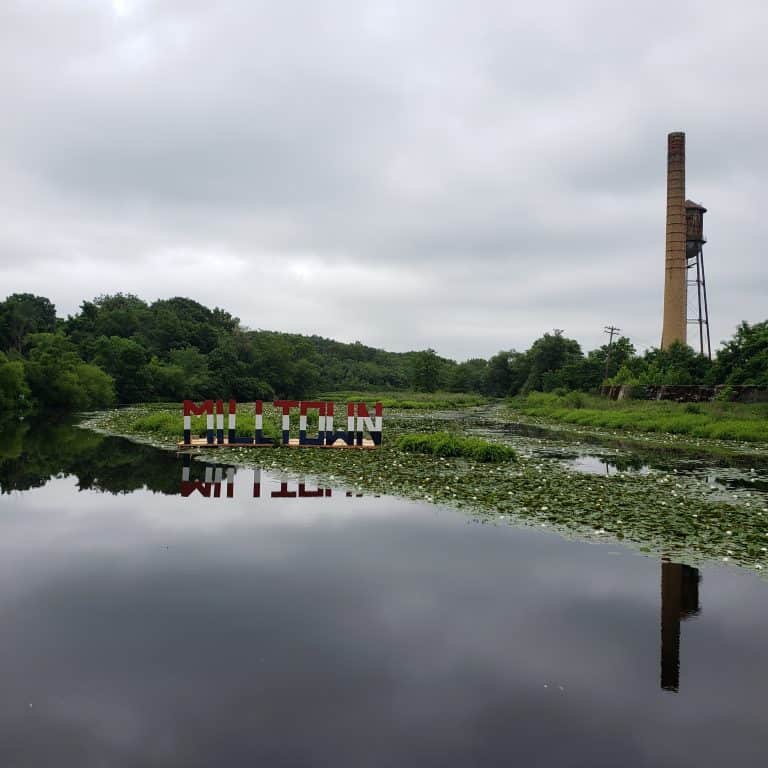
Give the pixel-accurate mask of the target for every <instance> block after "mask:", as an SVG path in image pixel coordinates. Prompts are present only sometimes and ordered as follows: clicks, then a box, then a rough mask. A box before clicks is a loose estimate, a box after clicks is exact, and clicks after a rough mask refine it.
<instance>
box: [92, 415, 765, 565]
mask: <svg viewBox="0 0 768 768" xmlns="http://www.w3.org/2000/svg"><path fill="white" fill-rule="evenodd" d="M166 408H167V407H166ZM162 410H163V409H162V408H159V407H158V406H153V407H152V408H146V409H145V408H141V407H139V408H130V409H122V410H112V411H106V412H102V413H100V414H94V415H92V416H91V417H90V418H89V419H88V420H86V421H85V422H84V424H83V425H84V426H86V427H89V428H95V429H98V430H101V431H107V432H109V433H111V434H120V435H124V436H129V437H132V438H134V439H138V440H142V441H144V440H147V441H151V442H152V443H153V444H156V445H157V444H160V445H164V446H166V447H168V448H175V446H176V442H177V441H178V439H179V437H180V434H181V414H180V408H179V407H178V405H176V406H174V408H173V423H174V424H175V425H176V426H175V429H174V431H173V432H172V433H170V434H165V433H163V432H162V425H163V424H165V423H166V422H163V421H162V420H152V419H150V420H149V421H146V418H147V417H148V416H150V415H152V414H153V413H156V412H158V411H162ZM244 410H247V408H244ZM494 419H495V420H496V421H495V423H497V424H499V425H503V424H504V421H503V419H502V418H500V417H499V416H498V415H497V414H494V412H493V411H489V410H488V409H465V410H463V411H461V412H456V411H454V412H435V411H424V412H416V411H407V412H401V413H399V412H394V413H389V414H387V418H386V421H385V430H384V443H383V445H382V446H381V448H379V449H377V450H375V451H357V450H317V449H290V448H275V449H253V448H247V447H243V448H233V449H226V450H222V449H205V450H202V451H200V452H199V453H198V454H197V456H198V457H199V458H201V459H203V460H206V461H213V462H216V461H224V462H227V463H229V464H236V465H238V466H245V467H251V466H253V467H255V466H262V467H264V468H266V469H268V470H272V471H279V472H285V473H288V474H292V475H295V476H298V477H307V478H313V479H316V480H317V481H319V482H323V483H328V484H332V485H341V486H346V487H348V488H355V489H358V490H359V491H361V492H370V493H382V494H392V495H398V496H404V497H408V498H412V499H418V500H420V501H426V502H430V503H439V504H447V505H450V506H453V507H456V508H459V509H463V510H464V511H466V512H467V513H469V514H470V515H471V516H472V517H473V519H475V520H478V521H480V522H484V523H496V524H498V523H502V524H507V523H512V524H516V525H519V524H524V525H531V526H538V527H545V528H553V529H556V530H558V531H560V532H561V533H562V534H564V535H568V536H575V537H578V538H581V539H598V540H605V539H614V540H621V541H623V542H624V543H626V544H629V545H631V546H634V547H635V548H637V549H638V550H640V551H643V552H648V553H653V554H655V555H667V556H669V557H672V558H674V559H675V560H677V561H678V562H689V563H695V562H700V561H702V560H719V561H722V562H728V563H730V564H737V565H740V566H744V567H749V568H754V569H756V570H762V569H763V568H766V567H768V503H767V501H768V499H766V495H765V494H764V493H761V492H759V491H755V490H750V489H747V488H745V489H738V490H734V491H733V492H728V494H727V497H726V496H724V494H723V491H722V489H721V488H719V489H716V488H714V487H711V486H709V485H708V484H707V483H702V482H701V481H700V480H697V479H695V478H691V477H686V476H683V475H678V474H676V473H675V472H660V471H651V472H650V474H647V475H641V474H638V473H635V472H632V471H628V472H617V473H615V474H613V475H611V476H604V475H595V474H581V473H578V472H574V471H571V470H569V469H568V468H567V467H566V466H564V465H563V464H562V463H561V462H560V461H558V460H557V459H554V458H542V457H541V456H537V455H530V454H529V455H525V454H524V453H523V452H521V451H518V452H517V453H518V459H517V461H503V462H500V463H497V464H493V463H486V462H483V461H480V460H479V459H478V458H476V457H475V458H470V457H467V456H464V455H461V456H455V455H451V456H441V455H439V454H436V453H434V452H432V451H431V450H430V451H429V452H428V453H423V452H421V451H420V450H419V451H418V452H415V453H412V452H410V451H407V450H405V448H404V446H406V445H408V444H409V443H410V444H411V445H412V446H413V445H421V446H426V445H430V444H431V443H433V444H435V445H439V444H440V441H441V440H445V441H446V442H445V444H446V445H450V444H451V442H449V439H450V440H452V439H455V438H461V439H464V440H466V439H470V440H471V438H470V437H469V436H468V433H469V432H470V431H471V430H473V429H477V428H478V425H483V424H485V425H487V424H489V423H494ZM167 423H168V424H169V425H170V421H169V422H167ZM158 425H159V426H158ZM151 429H155V430H156V431H155V432H152V431H149V430H151ZM436 433H442V435H443V436H441V435H438V436H437V437H436V436H435V435H436ZM445 435H447V437H444V436H445ZM406 436H407V439H406ZM459 442H460V441H459ZM481 442H486V441H481ZM543 442H546V441H543ZM492 445H494V446H495V445H498V446H501V447H506V448H509V449H514V446H515V435H510V436H509V437H508V438H507V439H504V438H503V437H499V439H498V441H495V442H494V443H492ZM652 449H653V448H652V446H650V445H649V450H652Z"/></svg>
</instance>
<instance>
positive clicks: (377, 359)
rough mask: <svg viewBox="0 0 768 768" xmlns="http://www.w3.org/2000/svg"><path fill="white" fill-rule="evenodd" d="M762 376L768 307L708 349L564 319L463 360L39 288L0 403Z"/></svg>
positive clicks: (220, 313) (14, 340)
mask: <svg viewBox="0 0 768 768" xmlns="http://www.w3.org/2000/svg"><path fill="white" fill-rule="evenodd" d="M606 380H607V381H610V382H614V383H637V384H659V383H665V384H689V383H708V384H712V383H722V384H754V385H758V386H763V387H766V386H768V321H767V322H763V323H756V324H754V325H749V324H747V323H742V324H741V325H740V326H739V328H738V329H737V331H736V333H735V335H734V336H733V338H732V339H731V340H730V341H728V342H726V343H725V344H724V345H723V346H722V347H721V349H720V350H719V351H718V354H717V356H716V359H715V360H713V361H710V360H708V359H707V358H705V357H703V356H701V355H697V354H696V353H694V351H693V350H692V349H691V348H690V347H687V346H684V345H676V346H674V347H672V348H671V349H669V350H666V351H662V350H659V349H651V350H648V351H647V352H645V354H643V355H637V354H636V353H635V349H634V347H633V346H632V343H631V341H630V340H629V339H627V338H625V337H621V338H619V339H618V340H617V341H615V342H614V343H613V344H612V346H611V347H610V348H609V347H608V345H603V346H602V347H600V348H598V349H595V350H591V351H589V352H587V353H586V354H584V352H583V351H582V349H581V347H580V345H579V343H578V342H577V341H575V340H574V339H570V338H568V337H567V336H565V335H564V334H563V331H561V330H554V331H553V332H552V333H545V334H544V335H543V336H542V337H541V338H539V339H537V340H536V341H535V342H534V343H533V344H532V345H531V347H530V349H528V350H527V351H525V352H518V351H515V350H509V351H501V352H499V353H498V354H496V355H494V356H493V357H491V358H490V359H489V360H485V359H482V358H475V359H471V360H466V361H464V362H460V363H459V362H456V361H454V360H449V359H446V358H443V357H440V356H439V355H437V354H436V353H435V352H434V351H433V350H431V349H426V350H420V351H414V352H403V353H397V352H386V351H384V350H381V349H375V348H373V347H368V346H365V345H364V344H362V343H360V342H355V343H352V344H345V343H341V342H338V341H333V340H331V339H325V338H322V337H320V336H302V335H299V334H289V333H279V332H276V331H264V330H250V329H248V328H245V327H243V326H242V325H241V324H240V321H239V320H238V318H236V317H233V316H232V315H230V314H229V313H228V312H226V311H225V310H223V309H219V308H218V307H217V308H214V309H209V308H207V307H205V306H203V305H202V304H199V303H198V302H196V301H193V300H192V299H186V298H180V297H176V298H171V299H161V300H158V301H155V302H152V303H147V302H145V301H143V300H142V299H140V298H138V297H136V296H133V295H129V294H119V293H118V294H115V295H111V296H100V297H98V298H96V299H94V300H93V301H84V302H83V303H82V305H81V307H80V310H79V312H77V313H76V314H75V315H72V316H69V317H67V318H66V319H62V318H58V317H57V316H56V308H55V306H54V305H53V304H52V303H51V301H50V300H48V299H47V298H45V297H41V296H34V295H32V294H26V293H22V294H13V295H11V296H9V297H8V298H7V299H5V301H3V302H0V412H2V413H14V412H24V411H27V410H30V409H32V408H35V407H43V408H56V409H61V410H77V409H85V408H98V407H102V406H108V405H113V404H116V403H120V404H125V403H137V402H146V401H177V400H180V399H182V398H185V397H190V398H195V399H202V398H210V397H221V398H229V397H234V398H235V399H238V400H241V401H248V400H254V399H265V400H267V399H271V398H273V397H292V398H302V397H307V396H310V395H314V394H317V393H319V392H328V391H338V390H358V391H366V390H368V391H382V390H398V389H400V390H402V389H414V390H419V391H434V390H438V389H441V390H449V391H454V392H477V393H482V394H485V395H489V396H494V397H504V396H508V395H515V394H519V393H525V392H530V391H554V390H558V389H564V390H583V391H593V390H596V389H597V388H598V387H599V386H600V385H601V384H602V383H603V382H604V381H606Z"/></svg>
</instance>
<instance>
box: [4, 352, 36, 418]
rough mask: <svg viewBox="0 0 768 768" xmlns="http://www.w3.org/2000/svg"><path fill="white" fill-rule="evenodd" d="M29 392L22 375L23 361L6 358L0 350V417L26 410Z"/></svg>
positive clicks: (28, 403) (27, 408)
mask: <svg viewBox="0 0 768 768" xmlns="http://www.w3.org/2000/svg"><path fill="white" fill-rule="evenodd" d="M31 394H32V393H31V391H30V389H29V385H28V384H27V380H26V378H25V376H24V363H23V362H22V361H21V360H8V358H7V357H6V355H4V354H3V353H2V352H0V419H2V418H3V416H5V415H7V414H15V413H24V412H26V411H28V410H29V407H30V395H31Z"/></svg>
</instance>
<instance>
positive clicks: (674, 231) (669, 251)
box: [661, 132, 688, 349]
mask: <svg viewBox="0 0 768 768" xmlns="http://www.w3.org/2000/svg"><path fill="white" fill-rule="evenodd" d="M685 239H686V226H685V134H684V133H682V132H677V133H670V134H669V136H667V248H666V263H665V268H664V322H663V326H662V331H661V348H662V349H668V348H669V347H670V345H672V344H673V343H674V342H676V341H681V342H682V343H683V344H685V343H686V341H687V339H686V336H687V331H688V309H687V304H688V296H687V288H688V283H687V280H688V274H687V262H686V257H685Z"/></svg>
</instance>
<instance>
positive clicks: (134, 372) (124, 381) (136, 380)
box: [93, 336, 153, 403]
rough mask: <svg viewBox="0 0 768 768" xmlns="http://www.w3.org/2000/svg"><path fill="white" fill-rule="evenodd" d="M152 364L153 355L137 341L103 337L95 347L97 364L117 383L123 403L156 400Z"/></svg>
mask: <svg viewBox="0 0 768 768" xmlns="http://www.w3.org/2000/svg"><path fill="white" fill-rule="evenodd" d="M149 360H150V355H149V352H148V351H147V350H146V349H145V348H144V347H143V346H142V345H141V344H139V343H138V342H137V341H134V340H133V339H124V338H121V337H120V336H110V337H106V336H100V337H99V338H98V339H96V342H95V344H94V345H93V362H94V363H95V364H96V365H98V366H99V367H100V368H102V369H103V370H104V371H106V372H107V373H108V374H109V375H110V376H112V378H113V379H114V380H115V387H116V388H117V396H118V399H119V400H120V402H121V403H138V402H142V401H144V400H151V399H152V396H153V392H152V383H151V376H150V372H149V370H148V367H147V364H148V363H149Z"/></svg>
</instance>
